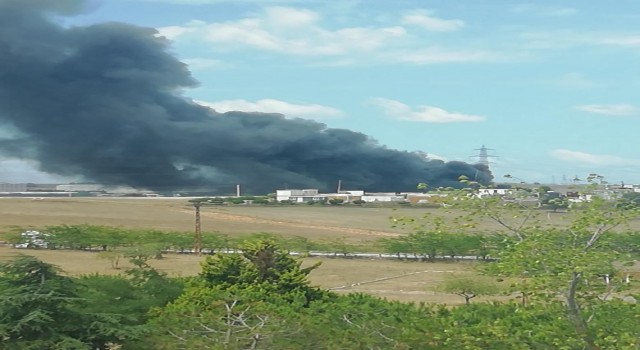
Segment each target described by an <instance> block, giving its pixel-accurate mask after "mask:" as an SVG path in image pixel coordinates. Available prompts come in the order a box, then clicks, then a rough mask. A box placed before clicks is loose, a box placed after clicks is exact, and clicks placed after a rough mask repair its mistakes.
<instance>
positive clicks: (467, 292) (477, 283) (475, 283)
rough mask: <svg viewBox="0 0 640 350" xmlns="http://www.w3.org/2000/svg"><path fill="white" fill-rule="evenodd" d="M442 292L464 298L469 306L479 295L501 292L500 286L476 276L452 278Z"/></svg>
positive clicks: (446, 282)
mask: <svg viewBox="0 0 640 350" xmlns="http://www.w3.org/2000/svg"><path fill="white" fill-rule="evenodd" d="M442 290H443V291H445V292H447V293H453V294H456V295H459V296H461V297H463V298H464V302H465V304H467V305H469V304H470V303H471V299H473V298H475V297H477V296H479V295H493V294H497V293H498V292H499V288H498V286H497V285H496V284H495V283H493V282H491V281H490V280H489V279H487V278H480V277H474V276H451V277H450V278H448V279H447V280H446V281H445V282H444V284H443V285H442Z"/></svg>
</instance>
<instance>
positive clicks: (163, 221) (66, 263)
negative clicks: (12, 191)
mask: <svg viewBox="0 0 640 350" xmlns="http://www.w3.org/2000/svg"><path fill="white" fill-rule="evenodd" d="M434 212H437V213H439V214H443V215H445V216H446V215H451V216H452V217H453V216H455V215H456V214H455V213H452V214H446V213H445V212H444V211H442V210H439V209H427V208H406V207H399V208H386V207H366V206H365V207H355V206H353V207H347V206H344V207H343V206H308V205H295V206H217V207H203V208H202V213H201V214H202V229H203V231H210V232H213V231H216V232H220V233H224V234H228V235H230V236H234V235H245V234H250V233H256V232H269V233H274V234H279V235H282V236H302V237H306V238H309V239H311V240H327V239H336V238H343V239H345V241H347V242H349V243H365V242H371V241H373V240H376V239H379V238H381V237H392V236H398V235H401V234H403V233H404V232H409V231H407V230H403V229H401V228H394V227H392V225H391V221H390V217H392V216H393V217H402V216H405V217H421V216H422V215H424V214H425V213H434ZM543 214H544V215H543V216H542V220H543V224H545V225H548V226H562V225H564V224H566V222H565V221H564V219H563V214H560V213H548V214H545V213H543ZM61 224H68V225H74V224H92V225H107V226H116V227H123V228H147V229H157V230H163V231H187V232H189V231H193V227H194V209H193V207H192V206H190V205H189V203H188V200H187V199H185V198H172V199H168V198H45V199H42V200H33V199H25V198H0V241H2V232H8V231H10V230H13V229H16V228H22V229H27V228H35V229H37V228H43V227H45V226H47V225H61ZM480 226H481V229H484V230H488V231H492V230H499V229H500V227H499V226H497V224H496V223H494V222H490V221H485V222H481V225H480ZM633 226H636V227H634V228H636V229H638V228H639V227H640V222H638V221H636V222H634V224H633ZM20 253H24V254H33V255H35V256H37V257H39V258H41V259H43V260H44V261H47V262H50V263H52V264H55V265H58V266H60V267H61V268H62V269H63V270H64V271H65V272H66V273H68V274H71V275H81V274H89V273H106V274H113V273H121V272H122V270H124V269H126V268H127V264H126V262H122V263H121V268H122V269H121V270H114V269H112V268H111V265H110V262H109V261H107V260H100V259H98V258H97V255H96V254H95V253H90V252H78V251H47V250H18V249H13V248H9V247H2V246H0V260H3V259H6V258H8V257H10V256H14V255H16V254H20ZM200 260H201V258H199V257H197V256H189V255H168V256H167V257H166V258H165V259H162V260H153V261H152V265H153V266H154V267H156V268H158V269H159V270H162V271H165V272H167V273H169V274H170V275H173V276H189V275H193V274H195V273H197V272H198V271H199V261H200ZM314 261H317V259H306V260H305V264H306V263H313V262H314ZM322 262H323V264H322V265H321V267H320V268H319V269H317V270H316V271H314V272H313V273H312V274H311V276H310V277H311V280H312V281H313V283H314V284H317V285H319V286H321V287H324V288H336V289H335V290H336V292H340V293H342V292H365V293H370V294H373V295H377V296H381V297H385V298H389V299H394V300H404V301H416V302H418V301H420V302H428V303H429V302H434V303H447V304H457V303H461V302H462V298H460V297H458V296H455V295H451V294H446V293H442V292H439V287H438V285H439V284H441V282H442V281H443V280H445V279H447V278H452V276H453V277H455V276H459V275H464V274H465V273H471V272H472V271H473V266H472V265H470V264H466V263H442V262H440V263H420V262H401V261H387V260H348V259H328V258H327V259H322ZM394 276H396V278H391V279H385V278H389V277H394ZM379 279H380V280H379ZM368 281H375V282H371V283H362V282H368ZM338 287H342V288H338ZM492 298H494V299H495V298H502V297H492ZM477 300H482V299H481V298H478V299H477Z"/></svg>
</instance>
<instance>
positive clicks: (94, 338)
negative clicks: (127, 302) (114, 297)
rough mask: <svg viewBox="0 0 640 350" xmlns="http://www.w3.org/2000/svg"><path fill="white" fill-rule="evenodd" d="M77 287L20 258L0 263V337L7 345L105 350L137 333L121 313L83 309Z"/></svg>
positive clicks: (51, 270)
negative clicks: (123, 320)
mask: <svg viewBox="0 0 640 350" xmlns="http://www.w3.org/2000/svg"><path fill="white" fill-rule="evenodd" d="M85 303H86V301H85V300H83V299H81V298H79V296H78V285H77V284H76V283H75V281H74V280H73V279H71V278H69V277H65V276H62V275H60V273H59V271H58V270H57V269H56V268H55V267H53V266H52V265H49V264H46V263H44V262H42V261H39V260H37V259H35V258H33V257H21V258H18V259H15V260H13V261H9V262H7V263H3V264H1V265H0V340H2V343H1V344H2V345H3V347H6V348H9V349H107V348H108V347H109V344H121V343H122V342H125V341H127V340H131V339H135V338H136V337H137V336H139V335H140V333H139V331H138V330H137V329H136V328H132V327H127V326H124V325H122V324H121V322H120V321H121V320H122V316H121V315H107V314H102V313H87V312H85V311H84V306H85Z"/></svg>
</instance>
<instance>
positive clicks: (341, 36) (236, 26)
mask: <svg viewBox="0 0 640 350" xmlns="http://www.w3.org/2000/svg"><path fill="white" fill-rule="evenodd" d="M320 18H321V17H320V15H319V14H318V13H316V12H313V11H311V10H305V9H294V8H287V7H269V8H266V9H265V12H264V14H263V15H262V16H259V17H250V18H245V19H241V20H238V21H230V22H224V23H211V24H207V25H203V26H201V27H200V28H199V30H200V33H201V34H202V35H203V37H204V39H205V40H206V41H209V42H214V43H217V44H224V45H225V47H242V46H245V47H253V48H257V49H262V50H268V51H275V52H280V53H286V54H295V55H305V56H308V55H320V56H323V55H343V54H347V53H352V52H369V51H372V50H375V49H378V48H380V47H383V46H384V45H385V44H388V43H391V42H393V40H395V39H397V38H399V37H402V36H404V35H405V34H406V31H405V29H404V28H402V27H398V26H395V27H382V28H370V27H351V28H342V29H337V30H328V29H324V28H323V27H321V26H319V25H318V23H317V22H318V21H319V20H320Z"/></svg>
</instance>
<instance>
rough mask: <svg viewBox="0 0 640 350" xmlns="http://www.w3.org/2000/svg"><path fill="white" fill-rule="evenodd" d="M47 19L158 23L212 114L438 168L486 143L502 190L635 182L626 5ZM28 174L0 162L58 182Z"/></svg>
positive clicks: (166, 2) (196, 0)
mask: <svg viewBox="0 0 640 350" xmlns="http://www.w3.org/2000/svg"><path fill="white" fill-rule="evenodd" d="M0 1H2V0H0ZM58 20H59V21H60V22H61V23H63V24H64V25H65V26H69V27H72V26H75V25H87V24H93V23H101V22H111V21H117V22H127V23H130V24H135V25H138V26H143V27H153V28H156V29H157V31H158V34H157V35H158V36H164V37H166V38H167V39H168V40H170V41H171V42H172V44H171V45H172V46H171V47H172V52H173V53H174V54H175V55H176V56H177V57H178V58H179V59H180V60H181V61H182V62H184V63H186V64H188V66H189V69H190V71H191V73H192V75H193V77H194V78H195V79H196V80H197V81H198V82H199V85H198V86H197V87H195V88H193V89H189V90H187V91H184V92H183V93H184V95H186V96H188V97H190V98H193V99H194V100H195V101H198V103H200V104H203V105H206V106H210V107H212V108H213V109H215V110H216V111H218V112H226V111H233V110H237V111H257V112H276V113H282V114H284V115H285V116H286V117H287V118H304V119H312V120H315V121H319V122H322V123H325V124H326V125H327V126H329V127H331V128H346V129H350V130H353V131H358V132H362V133H364V134H366V135H369V136H370V137H371V138H372V139H375V140H376V141H377V142H379V143H380V144H382V145H386V146H387V147H389V148H392V149H398V150H407V151H422V152H426V153H428V154H429V155H430V156H431V157H433V158H440V159H444V160H460V161H465V162H475V161H477V157H474V156H476V155H477V154H478V148H480V147H481V146H483V145H485V146H486V147H487V148H489V149H490V150H489V153H490V154H491V155H494V156H495V157H491V158H490V160H491V162H492V163H491V169H492V171H493V173H494V176H495V179H496V180H497V181H502V180H504V181H506V182H514V181H518V182H519V181H526V182H541V183H558V184H559V183H567V182H571V181H572V180H573V179H574V178H576V177H577V178H579V179H585V178H586V177H587V175H588V174H590V173H597V174H600V175H603V176H604V177H605V179H606V180H607V181H609V182H611V183H620V182H624V183H640V153H639V152H638V147H637V146H638V145H640V142H639V141H637V138H636V135H637V133H638V130H640V93H639V92H638V91H640V26H639V25H638V23H640V2H638V1H635V0H634V1H629V0H621V1H616V2H615V5H612V4H611V3H610V2H603V1H583V0H582V1H562V2H558V1H535V2H533V1H532V2H529V3H527V2H523V1H506V0H504V1H498V0H485V1H431V0H420V1H412V0H397V1H388V0H367V1H364V0H363V1H357V0H340V1H338V0H332V1H313V0H308V1H302V0H298V1H296V0H290V1H287V0H282V1H275V0H274V1H269V0H235V1H223V0H90V1H88V2H87V6H86V7H85V10H84V12H83V13H81V14H78V15H75V16H73V17H65V18H59V19H58ZM36 168H37V165H36V164H33V163H32V162H28V161H22V160H17V159H9V158H0V182H3V181H4V182H23V181H37V182H43V181H56V180H64V179H63V178H60V177H56V176H53V175H50V174H44V173H40V172H38V171H37V170H35V169H36ZM505 175H509V176H508V177H505Z"/></svg>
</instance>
